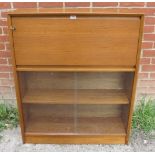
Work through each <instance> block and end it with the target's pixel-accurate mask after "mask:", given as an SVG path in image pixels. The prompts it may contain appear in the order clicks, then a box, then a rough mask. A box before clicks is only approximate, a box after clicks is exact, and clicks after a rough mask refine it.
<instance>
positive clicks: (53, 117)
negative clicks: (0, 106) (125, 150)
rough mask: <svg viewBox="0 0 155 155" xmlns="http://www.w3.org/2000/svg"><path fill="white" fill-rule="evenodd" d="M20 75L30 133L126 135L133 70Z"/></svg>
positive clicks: (26, 125) (26, 127) (27, 125)
mask: <svg viewBox="0 0 155 155" xmlns="http://www.w3.org/2000/svg"><path fill="white" fill-rule="evenodd" d="M18 75H19V81H20V89H21V90H20V91H21V99H22V106H23V109H24V120H25V132H26V133H25V134H26V135H61V136H62V135H88V136H89V135H101V136H104V135H118V136H125V135H126V128H127V123H126V122H127V118H128V109H129V108H128V107H129V103H130V95H131V89H132V82H133V76H134V73H133V72H86V73H85V72H38V71H37V72H33V71H31V72H19V74H18Z"/></svg>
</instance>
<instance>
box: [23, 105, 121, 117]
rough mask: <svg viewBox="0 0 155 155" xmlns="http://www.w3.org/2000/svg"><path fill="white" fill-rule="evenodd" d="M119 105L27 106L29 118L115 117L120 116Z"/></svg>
mask: <svg viewBox="0 0 155 155" xmlns="http://www.w3.org/2000/svg"><path fill="white" fill-rule="evenodd" d="M121 107H122V106H121V105H99V104H97V105H76V108H75V105H67V104H66V105H62V104H55V105H48V104H47V105H46V104H44V105H37V104H36V105H31V104H29V105H27V106H26V107H25V109H27V110H28V112H27V114H28V115H29V117H31V116H33V117H41V116H42V117H53V118H61V117H62V118H63V117H72V118H73V117H75V116H76V117H75V119H78V118H80V117H91V118H92V117H117V116H121V112H122V109H121Z"/></svg>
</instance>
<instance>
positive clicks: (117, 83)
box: [21, 72, 130, 90]
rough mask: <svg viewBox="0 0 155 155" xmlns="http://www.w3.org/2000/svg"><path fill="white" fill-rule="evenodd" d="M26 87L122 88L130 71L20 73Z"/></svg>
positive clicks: (47, 88) (48, 88) (49, 88)
mask: <svg viewBox="0 0 155 155" xmlns="http://www.w3.org/2000/svg"><path fill="white" fill-rule="evenodd" d="M21 74H22V75H23V76H21V77H23V78H24V79H25V83H26V89H42V90H51V89H123V88H124V80H125V75H126V74H130V73H93V72H92V73H91V72H89V73H88V72H87V73H76V72H74V73H69V72H68V73H58V72H25V73H21Z"/></svg>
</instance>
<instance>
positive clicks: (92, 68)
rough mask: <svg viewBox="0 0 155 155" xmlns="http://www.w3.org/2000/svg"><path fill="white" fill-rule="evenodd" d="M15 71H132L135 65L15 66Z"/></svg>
mask: <svg viewBox="0 0 155 155" xmlns="http://www.w3.org/2000/svg"><path fill="white" fill-rule="evenodd" d="M16 70H17V71H38V72H39V71H45V72H46V71H52V72H134V71H135V67H131V66H130V67H124V66H123V67H121V66H65V67H64V66H54V67H52V66H35V65H34V66H16Z"/></svg>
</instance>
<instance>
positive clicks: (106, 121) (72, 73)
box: [8, 9, 144, 144]
mask: <svg viewBox="0 0 155 155" xmlns="http://www.w3.org/2000/svg"><path fill="white" fill-rule="evenodd" d="M143 18H144V17H143V15H142V14H130V13H125V12H123V13H122V12H121V11H120V10H116V11H112V10H111V11H110V12H109V11H106V10H104V9H99V10H98V9H51V10H39V9H36V10H35V9H34V10H33V9H32V10H19V11H18V10H16V11H13V12H10V13H9V14H8V24H9V33H10V42H11V44H12V56H13V66H14V79H15V87H16V94H17V102H18V108H19V114H20V125H21V132H22V138H23V142H24V143H69V144H72V143H73V144H78V143H81V144H82V143H92V144H93V143H104V144H127V143H128V141H129V135H130V128H131V120H132V111H133V106H134V99H135V90H136V82H137V72H138V64H139V57H140V46H141V38H142V29H143Z"/></svg>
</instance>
